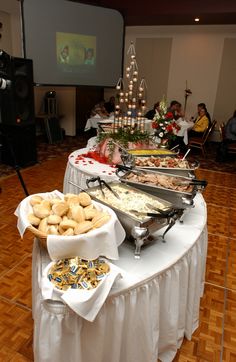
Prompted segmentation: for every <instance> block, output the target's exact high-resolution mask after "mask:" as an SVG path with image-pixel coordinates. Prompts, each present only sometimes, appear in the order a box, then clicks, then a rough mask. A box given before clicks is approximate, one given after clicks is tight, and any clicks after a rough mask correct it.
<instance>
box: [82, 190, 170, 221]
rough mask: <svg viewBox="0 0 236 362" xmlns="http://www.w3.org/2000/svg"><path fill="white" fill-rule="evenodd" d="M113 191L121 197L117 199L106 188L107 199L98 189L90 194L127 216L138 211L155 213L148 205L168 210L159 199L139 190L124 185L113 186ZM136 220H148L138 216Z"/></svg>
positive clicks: (90, 191)
mask: <svg viewBox="0 0 236 362" xmlns="http://www.w3.org/2000/svg"><path fill="white" fill-rule="evenodd" d="M112 190H113V191H115V192H116V194H117V195H119V198H117V197H116V196H115V195H114V194H113V193H112V192H111V191H110V190H108V189H106V188H104V189H103V191H104V194H105V197H104V196H103V195H102V193H101V191H100V190H99V189H98V188H96V189H95V190H93V189H91V190H89V193H90V195H91V196H92V197H95V198H96V199H98V200H100V201H102V202H106V204H107V205H108V206H110V207H114V208H116V209H118V210H120V211H123V212H124V213H126V214H129V215H131V216H132V217H133V216H134V214H133V212H132V210H138V211H139V212H140V213H147V212H151V211H153V209H151V208H150V207H148V206H147V204H150V205H152V206H154V207H156V208H158V209H162V210H164V209H166V207H167V205H166V204H164V203H162V202H161V201H159V200H158V199H157V198H153V197H152V196H151V195H150V196H149V195H147V194H145V193H144V192H141V191H139V190H137V189H132V188H127V187H125V186H124V185H122V184H114V185H112ZM136 218H138V219H139V220H143V219H145V218H146V216H144V215H139V216H137V215H136Z"/></svg>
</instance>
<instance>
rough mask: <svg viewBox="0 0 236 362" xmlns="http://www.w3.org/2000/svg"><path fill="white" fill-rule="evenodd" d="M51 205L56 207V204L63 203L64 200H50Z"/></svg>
mask: <svg viewBox="0 0 236 362" xmlns="http://www.w3.org/2000/svg"><path fill="white" fill-rule="evenodd" d="M49 201H50V204H51V205H54V204H57V203H58V202H61V201H62V200H61V199H50V200H49Z"/></svg>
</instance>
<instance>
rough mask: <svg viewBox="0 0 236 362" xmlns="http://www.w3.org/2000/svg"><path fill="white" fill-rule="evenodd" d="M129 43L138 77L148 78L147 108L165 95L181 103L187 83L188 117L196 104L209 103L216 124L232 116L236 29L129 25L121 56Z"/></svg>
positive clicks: (230, 26) (231, 26)
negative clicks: (134, 46)
mask: <svg viewBox="0 0 236 362" xmlns="http://www.w3.org/2000/svg"><path fill="white" fill-rule="evenodd" d="M160 40H161V42H160ZM131 41H133V42H134V43H136V51H137V60H138V65H139V69H140V71H142V73H143V74H142V76H144V77H145V74H146V77H147V78H148V83H147V85H148V107H152V105H153V104H154V103H155V102H156V101H157V100H158V99H160V95H161V94H163V93H165V94H166V96H167V99H168V100H169V101H170V100H173V99H177V100H178V101H180V102H181V103H182V104H183V105H184V95H185V93H184V90H185V88H186V81H187V85H188V87H189V88H190V89H191V91H192V95H191V96H189V97H188V102H187V109H186V115H187V117H189V116H191V115H193V114H195V113H196V105H197V104H198V103H200V102H204V103H206V104H207V107H208V110H209V113H210V114H211V115H212V118H214V119H216V120H217V121H218V122H221V121H227V120H228V118H229V117H230V116H231V115H232V113H233V111H234V110H235V109H236V98H235V91H233V89H234V90H235V89H236V25H227V26H224V25H221V26H209V25H208V26H201V25H196V26H161V27H160V26H144V27H127V28H126V38H125V56H126V53H127V49H128V46H129V44H130V42H131ZM170 41H171V49H170V51H169V49H168V46H169V45H170ZM163 49H164V52H165V53H164V54H165V57H164V58H163ZM160 59H161V64H162V65H161V64H158V62H159V63H160ZM155 65H156V66H155ZM161 67H162V68H163V69H161ZM160 69H161V71H160ZM163 80H164V81H163Z"/></svg>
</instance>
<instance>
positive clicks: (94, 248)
mask: <svg viewBox="0 0 236 362" xmlns="http://www.w3.org/2000/svg"><path fill="white" fill-rule="evenodd" d="M93 203H94V204H95V205H99V208H102V209H103V210H104V211H107V212H108V213H109V214H110V215H111V219H110V220H109V221H108V222H107V223H106V224H105V225H103V226H102V227H101V228H98V229H95V230H91V231H89V232H87V233H86V234H81V235H76V236H66V237H65V236H59V237H58V235H48V237H47V249H48V253H49V256H50V258H51V259H52V260H58V259H65V258H73V257H74V256H79V257H80V258H82V259H97V258H98V257H99V256H105V257H106V258H108V259H114V260H117V259H119V254H118V246H119V245H120V244H121V243H122V242H123V240H124V239H125V231H124V229H123V227H122V225H121V223H120V221H119V220H118V219H117V216H116V214H115V212H114V211H113V210H112V209H110V208H108V207H107V206H105V205H102V204H99V203H97V202H95V201H93Z"/></svg>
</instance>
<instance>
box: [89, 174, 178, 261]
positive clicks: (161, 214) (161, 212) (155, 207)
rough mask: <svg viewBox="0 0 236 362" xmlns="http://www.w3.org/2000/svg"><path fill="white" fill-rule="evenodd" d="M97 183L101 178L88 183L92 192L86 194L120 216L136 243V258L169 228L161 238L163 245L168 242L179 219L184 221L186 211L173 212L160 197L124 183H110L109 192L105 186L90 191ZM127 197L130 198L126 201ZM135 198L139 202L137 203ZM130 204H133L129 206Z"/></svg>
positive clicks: (171, 207) (103, 184) (169, 204)
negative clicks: (146, 246) (157, 232)
mask: <svg viewBox="0 0 236 362" xmlns="http://www.w3.org/2000/svg"><path fill="white" fill-rule="evenodd" d="M95 181H98V180H97V178H92V179H89V180H87V185H88V187H89V188H88V189H87V190H86V191H87V192H88V193H89V195H90V196H91V197H92V198H93V199H94V200H96V201H98V202H101V203H103V204H105V205H107V206H108V207H110V208H112V209H113V210H114V211H115V212H116V214H117V217H118V219H119V220H120V222H121V224H122V225H123V227H124V229H125V231H126V234H127V237H128V238H131V239H133V240H134V243H135V257H136V258H139V257H140V252H141V246H142V245H143V244H146V243H148V242H150V241H151V240H155V238H154V237H153V233H154V232H156V231H157V230H159V229H162V228H163V227H164V226H167V228H166V229H165V230H164V232H163V234H162V235H161V239H162V241H165V239H164V238H165V235H166V233H167V232H168V231H169V230H170V229H171V227H172V226H173V225H174V224H175V222H176V220H177V219H181V216H182V214H183V210H179V209H176V208H173V205H172V204H171V203H170V202H168V201H166V200H162V199H161V198H159V197H157V196H153V195H150V194H148V193H146V192H144V191H142V190H139V189H136V188H134V187H131V186H129V185H126V184H124V183H120V182H111V183H109V184H108V186H109V188H106V187H104V186H105V183H104V182H102V183H101V184H100V185H98V186H92V187H90V186H91V183H93V182H95ZM114 193H115V194H114ZM124 195H126V196H127V197H126V200H125V196H124ZM134 197H136V199H137V200H138V201H135V200H134ZM128 200H131V202H129V203H128Z"/></svg>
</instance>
